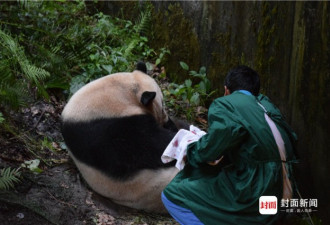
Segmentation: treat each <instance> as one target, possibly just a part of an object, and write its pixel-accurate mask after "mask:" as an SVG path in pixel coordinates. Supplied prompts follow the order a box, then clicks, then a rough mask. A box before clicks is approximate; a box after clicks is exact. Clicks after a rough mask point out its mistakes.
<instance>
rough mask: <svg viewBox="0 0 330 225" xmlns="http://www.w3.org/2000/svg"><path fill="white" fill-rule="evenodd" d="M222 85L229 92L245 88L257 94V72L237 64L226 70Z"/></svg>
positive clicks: (258, 82) (258, 79)
mask: <svg viewBox="0 0 330 225" xmlns="http://www.w3.org/2000/svg"><path fill="white" fill-rule="evenodd" d="M224 85H225V86H226V87H227V88H228V89H229V91H230V93H233V92H234V91H237V90H247V91H249V92H251V93H252V94H253V95H255V96H257V95H258V94H259V91H260V78H259V74H258V73H257V72H256V71H254V70H253V69H251V68H250V67H248V66H238V67H235V68H233V69H231V70H230V71H229V72H228V74H227V76H226V78H225V82H224Z"/></svg>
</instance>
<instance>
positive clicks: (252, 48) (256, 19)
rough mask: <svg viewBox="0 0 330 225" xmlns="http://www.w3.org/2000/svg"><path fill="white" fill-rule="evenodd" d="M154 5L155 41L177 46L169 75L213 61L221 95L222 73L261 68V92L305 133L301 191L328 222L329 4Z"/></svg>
mask: <svg viewBox="0 0 330 225" xmlns="http://www.w3.org/2000/svg"><path fill="white" fill-rule="evenodd" d="M116 4H117V5H116ZM118 4H122V5H118ZM132 4H135V6H134V7H133V6H132ZM152 4H153V5H152V8H153V18H152V21H153V22H152V31H151V32H152V33H153V37H150V40H152V42H151V44H152V45H153V46H152V47H154V48H155V49H158V48H160V47H164V46H167V47H168V48H169V49H170V51H171V55H170V56H169V57H168V59H167V61H166V65H165V67H166V69H167V74H169V75H170V76H173V77H178V76H180V74H182V72H183V71H182V70H181V69H180V66H179V61H185V62H186V63H187V64H188V65H189V66H190V67H191V68H192V69H194V70H198V69H199V67H200V66H206V68H207V71H208V77H209V79H210V80H211V81H212V84H213V85H214V88H218V89H219V95H221V94H222V93H223V87H222V86H223V79H224V77H225V75H226V72H227V71H228V70H229V69H230V68H231V67H233V66H235V65H237V64H246V65H249V66H251V67H253V68H254V69H256V70H257V71H258V72H259V73H260V75H261V79H262V93H264V94H266V95H268V96H269V97H270V98H271V99H272V100H273V102H274V103H275V104H276V105H277V106H278V107H279V108H280V109H281V111H282V112H283V114H284V115H285V116H286V118H287V121H288V122H289V123H290V124H291V126H292V127H293V128H294V130H295V131H296V132H297V134H298V137H299V144H298V152H299V156H300V158H301V161H300V164H299V165H298V166H297V181H298V185H299V190H300V192H301V193H302V196H303V198H317V199H318V203H319V204H318V215H317V216H319V217H320V218H322V219H323V221H327V220H329V217H327V216H326V215H325V214H326V212H329V211H330V205H329V204H327V203H328V202H329V201H330V196H329V195H328V194H327V191H325V190H329V189H330V179H329V178H328V173H329V172H330V163H329V162H330V151H329V146H330V138H329V137H328V136H329V135H330V119H329V112H330V91H329V90H330V63H329V62H330V59H329V56H330V46H329V41H330V39H329V38H330V4H329V2H327V1H317V2H308V1H307V2H302V1H296V2H278V1H275V2H266V1H262V2H260V1H255V2H227V1H225V2H217V1H182V2H179V3H175V2H166V1H155V2H152ZM144 6H145V5H144V4H143V2H142V1H141V2H135V3H115V2H105V3H102V5H100V7H102V9H103V10H104V11H105V12H111V11H112V12H118V11H121V12H126V11H125V10H126V8H127V7H128V8H129V7H130V8H129V10H128V11H129V12H130V13H126V14H125V13H121V15H124V14H125V15H128V16H130V18H131V19H132V18H134V16H132V13H131V12H133V11H134V10H132V9H140V8H141V7H142V8H143V7H144ZM139 7H140V8H139ZM118 8H121V10H118ZM128 11H127V12H128ZM136 12H139V10H136ZM112 15H113V13H112ZM135 16H136V15H135ZM297 198H298V197H297Z"/></svg>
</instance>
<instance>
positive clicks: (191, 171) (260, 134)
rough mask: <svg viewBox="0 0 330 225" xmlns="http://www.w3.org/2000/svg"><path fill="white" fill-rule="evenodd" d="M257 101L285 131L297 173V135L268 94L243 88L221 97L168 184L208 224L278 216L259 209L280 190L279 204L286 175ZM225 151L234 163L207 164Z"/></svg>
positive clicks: (174, 198) (171, 195) (179, 201)
mask: <svg viewBox="0 0 330 225" xmlns="http://www.w3.org/2000/svg"><path fill="white" fill-rule="evenodd" d="M258 102H259V103H260V104H261V105H262V106H263V107H264V108H265V109H266V110H267V114H268V116H269V117H270V118H271V119H272V120H273V121H274V122H275V124H276V126H277V128H278V130H279V131H280V133H281V136H282V138H283V141H284V143H285V149H286V167H287V169H288V172H289V178H290V176H292V166H291V163H292V162H294V161H295V156H294V153H293V152H294V149H293V148H294V142H295V141H296V135H295V133H294V132H293V131H292V130H291V129H290V127H289V126H288V125H287V124H286V123H285V121H284V119H283V117H282V115H281V113H280V111H279V110H278V109H277V108H276V107H275V106H274V105H273V104H272V103H271V102H270V101H269V99H268V98H267V97H266V96H264V95H259V96H258V97H255V96H253V95H245V94H243V93H241V92H238V91H236V92H234V93H232V94H230V95H227V96H224V97H221V98H218V99H216V100H215V101H214V102H213V103H212V105H211V106H210V109H209V114H208V121H209V125H210V127H209V130H208V133H207V134H206V135H205V136H203V137H202V138H201V139H200V140H199V141H198V142H195V143H192V144H190V145H189V146H188V149H187V164H186V166H185V168H184V169H183V170H182V171H180V172H179V173H178V175H177V176H176V177H175V178H174V179H173V180H172V181H171V182H170V184H169V185H168V186H167V187H166V188H165V190H164V194H165V196H166V197H167V198H168V199H169V200H170V201H172V202H173V203H175V204H177V205H179V206H182V207H184V208H187V209H190V210H191V211H192V212H193V213H194V214H195V215H196V216H197V217H198V218H199V219H200V220H201V221H202V222H203V223H204V224H206V225H218V224H225V225H227V224H235V225H237V224H242V225H248V224H253V225H255V224H271V223H273V222H274V221H275V220H276V219H277V216H276V215H275V216H274V215H261V214H260V213H259V197H260V196H276V197H277V199H278V206H279V205H280V200H281V199H282V192H283V177H282V161H281V158H280V155H279V151H278V147H277V145H276V142H275V139H274V136H273V134H272V132H271V129H270V127H269V126H268V124H267V122H266V120H265V117H264V113H265V111H264V109H263V108H262V107H261V106H260V105H259V104H258ZM221 156H224V158H226V159H227V160H229V161H230V163H229V165H226V166H225V167H221V162H220V163H219V165H217V166H211V165H208V164H207V162H211V161H214V160H217V159H219V158H220V157H221ZM291 183H293V182H291Z"/></svg>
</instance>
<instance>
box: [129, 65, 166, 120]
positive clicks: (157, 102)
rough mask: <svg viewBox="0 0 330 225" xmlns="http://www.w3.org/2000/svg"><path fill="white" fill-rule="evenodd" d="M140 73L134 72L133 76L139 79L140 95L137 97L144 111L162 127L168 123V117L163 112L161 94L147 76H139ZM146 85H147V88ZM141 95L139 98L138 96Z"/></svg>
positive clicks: (155, 84) (156, 85)
mask: <svg viewBox="0 0 330 225" xmlns="http://www.w3.org/2000/svg"><path fill="white" fill-rule="evenodd" d="M140 73H141V72H140V71H134V72H133V74H135V76H137V77H139V82H138V83H140V88H141V93H139V94H138V95H137V96H138V98H140V103H141V104H142V107H144V108H145V109H146V111H147V112H148V113H150V114H152V115H153V116H154V118H155V119H156V121H157V122H158V123H159V124H161V125H163V124H165V123H166V122H168V119H169V118H168V115H167V113H166V111H165V107H164V100H163V94H162V92H161V90H160V88H159V86H158V84H157V83H156V82H155V81H154V80H153V79H152V78H151V77H149V76H148V75H142V73H141V75H140ZM147 84H149V85H150V86H149V85H148V86H149V87H147ZM140 94H141V96H140Z"/></svg>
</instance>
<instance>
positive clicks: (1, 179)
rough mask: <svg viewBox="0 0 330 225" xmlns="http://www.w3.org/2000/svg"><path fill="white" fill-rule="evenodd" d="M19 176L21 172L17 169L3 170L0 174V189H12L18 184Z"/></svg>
mask: <svg viewBox="0 0 330 225" xmlns="http://www.w3.org/2000/svg"><path fill="white" fill-rule="evenodd" d="M20 175H21V172H20V171H19V168H17V169H11V168H10V167H8V168H3V169H2V170H1V172H0V189H3V190H8V189H10V188H13V187H14V184H15V183H18V182H20V179H19V177H20Z"/></svg>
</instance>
